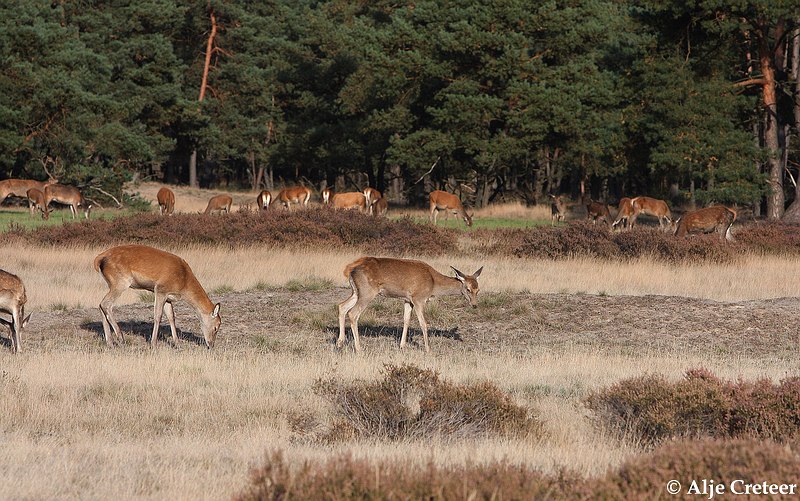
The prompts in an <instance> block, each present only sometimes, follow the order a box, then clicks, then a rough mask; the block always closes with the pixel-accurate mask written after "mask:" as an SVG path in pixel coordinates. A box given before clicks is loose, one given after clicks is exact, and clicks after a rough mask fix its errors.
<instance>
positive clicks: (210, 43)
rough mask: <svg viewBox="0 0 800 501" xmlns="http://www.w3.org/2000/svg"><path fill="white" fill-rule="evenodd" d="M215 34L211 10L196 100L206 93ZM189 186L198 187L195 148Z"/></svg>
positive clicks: (215, 19)
mask: <svg viewBox="0 0 800 501" xmlns="http://www.w3.org/2000/svg"><path fill="white" fill-rule="evenodd" d="M216 35H217V17H216V16H215V15H214V11H213V10H212V11H211V33H209V35H208V44H207V45H206V59H205V64H204V65H203V81H202V82H201V83H200V97H198V98H197V102H199V103H202V102H203V98H204V97H205V95H206V87H208V69H209V67H210V66H211V52H212V50H213V48H214V37H215V36H216ZM189 186H190V187H192V188H199V187H200V183H199V182H198V180H197V148H194V149H193V150H192V155H191V156H190V157H189Z"/></svg>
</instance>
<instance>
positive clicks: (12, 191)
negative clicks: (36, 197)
mask: <svg viewBox="0 0 800 501" xmlns="http://www.w3.org/2000/svg"><path fill="white" fill-rule="evenodd" d="M57 182H58V181H56V180H55V179H50V180H48V181H34V180H32V179H4V180H2V181H0V204H2V203H3V202H4V201H5V199H6V198H7V197H19V198H27V196H28V190H30V189H37V190H39V191H41V192H42V193H44V189H45V188H47V187H48V186H50V185H51V184H56V183H57Z"/></svg>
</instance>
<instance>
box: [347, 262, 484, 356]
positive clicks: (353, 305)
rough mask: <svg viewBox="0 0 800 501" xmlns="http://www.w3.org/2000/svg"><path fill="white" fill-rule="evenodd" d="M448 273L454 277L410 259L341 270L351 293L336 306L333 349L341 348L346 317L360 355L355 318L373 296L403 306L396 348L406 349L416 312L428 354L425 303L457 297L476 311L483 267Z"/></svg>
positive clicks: (348, 266) (366, 263) (363, 263)
mask: <svg viewBox="0 0 800 501" xmlns="http://www.w3.org/2000/svg"><path fill="white" fill-rule="evenodd" d="M451 268H452V267H451ZM452 269H453V271H454V272H455V277H448V276H446V275H442V274H441V273H439V272H438V271H436V270H434V269H433V268H432V267H431V266H430V265H428V264H427V263H423V262H422V261H414V260H410V259H394V258H380V257H362V258H360V259H357V260H355V261H353V262H352V263H350V264H348V265H347V267H345V269H344V276H345V277H347V279H348V280H349V282H350V287H351V288H352V289H353V293H352V294H351V295H350V297H349V298H347V299H346V300H345V301H344V302H342V303H340V304H339V338H338V339H337V340H336V346H337V347H339V348H341V347H342V345H344V342H345V326H344V320H345V316H349V318H350V328H351V329H352V331H353V343H354V344H355V349H356V352H360V351H361V343H360V341H359V337H358V318H359V317H360V316H361V313H363V312H364V309H365V308H366V307H367V305H369V303H370V302H371V301H372V300H373V299H375V296H377V295H378V294H383V295H384V296H386V297H396V298H400V299H402V300H403V301H404V302H405V306H404V309H403V334H402V336H401V338H400V348H404V347H405V345H406V337H407V335H408V323H409V321H410V320H411V310H416V312H417V320H419V326H420V329H422V337H423V339H424V342H425V351H426V352H430V346H429V345H428V324H427V322H426V321H425V312H424V309H425V303H427V302H428V300H429V299H430V298H431V297H433V296H442V295H456V294H461V295H462V296H464V298H465V299H466V300H467V302H468V303H469V304H470V305H471V306H472V307H477V295H478V290H479V288H478V277H479V276H480V274H481V271H483V267H481V268H479V269H478V271H476V272H475V273H473V274H472V275H464V274H463V273H461V272H460V271H458V270H457V269H455V268H452Z"/></svg>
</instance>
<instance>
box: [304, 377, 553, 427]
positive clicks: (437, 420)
mask: <svg viewBox="0 0 800 501" xmlns="http://www.w3.org/2000/svg"><path fill="white" fill-rule="evenodd" d="M314 391H315V392H316V393H317V394H318V395H320V396H322V397H323V398H325V399H326V400H327V401H328V402H329V403H330V404H331V405H332V406H333V410H334V414H335V415H336V416H337V420H338V423H334V427H336V428H337V429H339V430H342V429H345V428H348V427H349V428H350V429H351V430H352V434H353V435H356V436H360V437H378V438H386V439H390V440H397V439H403V438H426V437H430V436H434V435H436V436H443V437H448V438H459V437H473V436H476V435H482V434H487V433H499V434H517V433H531V432H537V431H539V430H540V425H539V423H538V421H537V420H536V419H534V418H533V417H532V416H530V415H529V413H528V410H527V409H525V408H524V407H521V406H519V405H517V404H516V403H515V402H514V401H513V399H512V398H511V397H510V396H509V395H507V394H506V393H504V392H503V391H501V390H500V389H499V388H497V387H496V386H494V385H493V384H492V383H490V382H480V383H474V384H470V385H456V384H453V383H450V382H448V381H444V380H442V379H441V378H440V377H439V375H438V373H436V372H435V371H433V370H431V369H420V368H419V367H415V366H413V365H402V366H399V367H398V366H394V365H387V366H385V368H384V370H383V378H382V379H379V380H378V381H374V382H364V381H356V382H353V383H347V384H343V383H340V382H338V381H336V380H334V379H329V380H318V381H317V382H316V383H315V385H314ZM329 438H331V439H335V438H336V437H330V436H329Z"/></svg>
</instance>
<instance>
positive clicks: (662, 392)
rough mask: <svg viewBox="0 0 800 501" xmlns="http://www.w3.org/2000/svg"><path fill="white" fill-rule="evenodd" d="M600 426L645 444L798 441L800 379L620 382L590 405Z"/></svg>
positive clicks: (704, 376) (694, 375)
mask: <svg viewBox="0 0 800 501" xmlns="http://www.w3.org/2000/svg"><path fill="white" fill-rule="evenodd" d="M586 405H587V407H588V408H589V409H590V410H592V411H593V412H594V413H595V416H596V418H597V419H598V421H599V422H600V423H601V424H602V425H604V426H606V427H608V428H610V429H612V430H614V431H616V432H618V433H620V434H623V435H626V436H628V437H630V438H633V439H635V440H640V441H642V442H643V443H645V444H654V443H657V442H660V441H662V440H664V439H669V438H681V437H704V436H705V437H717V438H725V437H758V438H769V439H773V440H777V441H787V440H792V439H795V438H797V437H798V436H799V432H800V378H797V377H793V378H787V379H784V380H782V381H781V382H780V383H779V384H774V383H773V382H772V381H770V380H769V379H760V380H757V381H755V382H748V381H741V380H740V381H737V382H730V381H723V380H721V379H719V378H717V377H716V376H715V375H713V374H712V373H710V372H709V371H707V370H704V369H694V370H690V371H688V372H687V373H686V375H685V377H684V378H683V379H682V380H680V381H676V382H670V381H667V380H666V378H664V377H663V376H659V375H646V376H641V377H637V378H632V379H627V380H624V381H621V382H619V383H617V384H615V385H613V386H611V387H609V388H606V389H603V390H600V391H597V392H595V393H593V394H591V395H589V396H588V397H587V399H586Z"/></svg>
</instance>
